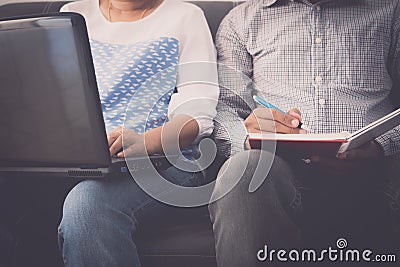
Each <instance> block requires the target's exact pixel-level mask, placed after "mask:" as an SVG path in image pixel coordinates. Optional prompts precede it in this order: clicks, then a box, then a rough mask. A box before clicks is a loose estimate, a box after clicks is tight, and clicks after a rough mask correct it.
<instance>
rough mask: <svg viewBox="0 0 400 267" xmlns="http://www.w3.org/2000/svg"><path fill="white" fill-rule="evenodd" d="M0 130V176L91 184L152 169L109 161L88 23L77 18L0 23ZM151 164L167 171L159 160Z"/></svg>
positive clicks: (139, 161) (140, 162)
mask: <svg viewBox="0 0 400 267" xmlns="http://www.w3.org/2000/svg"><path fill="white" fill-rule="evenodd" d="M0 125H1V128H0V172H1V173H3V175H4V173H6V174H5V175H7V174H10V175H11V174H17V175H21V174H32V173H36V174H37V173H41V174H50V175H62V176H70V177H90V178H96V177H104V176H108V175H114V174H117V173H125V172H128V167H129V169H130V170H131V171H132V170H135V169H138V170H139V169H143V168H149V167H150V166H148V165H149V164H147V163H148V162H149V160H148V158H146V157H144V158H129V159H118V158H111V157H110V155H109V150H108V144H107V137H106V132H105V126H104V121H103V114H102V110H101V104H100V100H99V94H98V89H97V84H96V77H95V72H94V67H93V61H92V56H91V51H90V45H89V40H88V34H87V30H86V23H85V20H84V18H83V17H82V16H80V15H78V14H75V13H57V14H51V15H40V16H31V17H19V18H12V19H6V20H0ZM172 158H173V157H172ZM151 162H152V164H153V165H155V166H156V167H157V168H159V169H163V168H167V167H169V166H170V163H169V161H168V160H167V159H166V158H165V157H163V156H152V157H151ZM150 164H151V163H150Z"/></svg>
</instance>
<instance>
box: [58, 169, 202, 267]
mask: <svg viewBox="0 0 400 267" xmlns="http://www.w3.org/2000/svg"><path fill="white" fill-rule="evenodd" d="M160 174H161V175H162V176H163V177H164V178H165V179H167V180H169V181H171V182H173V183H175V184H179V185H182V186H195V185H198V184H199V183H201V182H202V180H203V179H204V178H203V175H202V174H201V173H188V172H184V171H181V170H179V169H177V168H175V167H170V168H169V169H167V170H164V171H162V172H160ZM148 178H149V179H151V178H152V177H148ZM168 209H174V207H171V206H168V205H166V204H163V203H161V202H158V201H157V200H155V199H153V198H152V197H151V196H149V195H147V194H146V193H145V192H144V191H143V190H142V189H141V188H140V187H139V186H138V185H137V184H136V182H135V181H134V179H133V178H131V177H130V176H126V177H118V178H115V179H103V180H85V181H82V182H80V183H79V184H78V185H76V186H75V187H74V188H73V189H72V190H71V192H70V193H69V194H68V196H67V198H66V199H65V203H64V209H63V217H62V220H61V223H60V226H59V230H58V232H59V244H60V249H61V252H62V256H63V259H64V264H65V266H67V267H68V266H73V267H77V266H85V267H90V266H94V267H100V266H107V267H111V266H118V267H123V266H130V267H132V266H135V267H136V266H140V260H139V256H138V252H137V248H136V244H135V242H134V239H133V236H134V234H135V231H136V229H137V228H138V225H139V224H140V223H145V222H146V221H149V220H152V221H155V220H160V221H163V219H162V218H160V217H162V216H168ZM162 214H164V215H162Z"/></svg>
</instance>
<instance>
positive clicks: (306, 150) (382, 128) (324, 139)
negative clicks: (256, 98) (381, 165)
mask: <svg viewBox="0 0 400 267" xmlns="http://www.w3.org/2000/svg"><path fill="white" fill-rule="evenodd" d="M398 125H400V109H397V110H395V111H393V112H392V113H390V114H388V115H386V116H384V117H382V118H380V119H379V120H376V121H374V122H372V123H370V124H368V125H367V126H365V127H364V128H362V129H360V130H358V131H356V132H354V133H352V134H350V133H348V132H342V133H327V134H252V133H250V134H249V142H250V146H251V147H252V148H262V147H261V145H262V142H274V141H276V142H277V146H276V149H277V153H278V154H286V153H291V154H293V153H296V154H300V156H302V157H309V156H313V155H323V156H336V155H337V154H338V153H342V152H345V151H347V150H351V149H353V148H357V147H360V146H362V145H363V144H365V143H367V142H368V141H370V140H373V139H375V138H377V137H378V136H380V135H382V134H384V133H385V132H387V131H389V130H390V129H392V128H394V127H396V126H398ZM267 147H268V148H270V147H271V146H270V145H268V146H267Z"/></svg>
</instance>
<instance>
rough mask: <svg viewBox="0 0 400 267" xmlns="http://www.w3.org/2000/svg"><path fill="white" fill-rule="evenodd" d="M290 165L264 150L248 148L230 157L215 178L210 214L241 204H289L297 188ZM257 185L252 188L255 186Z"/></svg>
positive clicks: (295, 195) (293, 198) (295, 196)
mask: <svg viewBox="0 0 400 267" xmlns="http://www.w3.org/2000/svg"><path fill="white" fill-rule="evenodd" d="M293 181H294V176H293V174H292V171H291V168H290V166H289V164H288V163H287V162H286V161H285V160H283V159H282V158H280V157H278V156H275V155H274V154H272V153H269V152H267V151H260V150H248V151H244V152H241V153H239V154H237V155H235V156H233V157H232V158H230V159H229V160H228V161H227V162H226V163H225V164H224V165H223V166H222V167H221V170H220V172H219V174H218V178H217V180H216V184H215V189H214V193H213V198H212V202H213V203H212V204H211V205H210V212H211V214H213V213H215V212H218V210H220V211H223V210H224V211H226V212H229V210H232V208H235V207H237V206H242V205H253V204H254V203H263V204H264V205H265V207H267V206H268V203H271V205H272V204H273V205H272V206H276V204H277V203H281V204H282V205H283V206H287V205H290V203H292V202H293V201H294V200H295V198H297V195H298V191H297V189H296V187H295V185H294V183H293ZM255 187H256V188H257V189H256V190H254V188H255Z"/></svg>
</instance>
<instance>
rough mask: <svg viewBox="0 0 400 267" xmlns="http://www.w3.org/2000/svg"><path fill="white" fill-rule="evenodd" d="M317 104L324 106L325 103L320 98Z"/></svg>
mask: <svg viewBox="0 0 400 267" xmlns="http://www.w3.org/2000/svg"><path fill="white" fill-rule="evenodd" d="M318 103H319V104H320V105H321V106H324V105H325V103H326V100H325V99H323V98H321V99H320V100H319V101H318Z"/></svg>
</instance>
